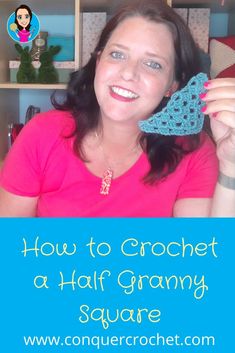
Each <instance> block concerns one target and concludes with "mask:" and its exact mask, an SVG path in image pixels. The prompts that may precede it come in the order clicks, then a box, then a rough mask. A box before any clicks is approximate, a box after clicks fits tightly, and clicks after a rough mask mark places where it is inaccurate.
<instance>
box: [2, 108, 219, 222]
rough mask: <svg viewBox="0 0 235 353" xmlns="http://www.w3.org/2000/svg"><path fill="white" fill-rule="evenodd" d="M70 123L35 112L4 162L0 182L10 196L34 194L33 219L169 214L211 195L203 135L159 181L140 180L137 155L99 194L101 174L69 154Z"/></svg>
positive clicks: (58, 114) (213, 170)
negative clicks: (185, 200) (184, 202)
mask: <svg viewBox="0 0 235 353" xmlns="http://www.w3.org/2000/svg"><path fill="white" fill-rule="evenodd" d="M73 127H74V120H73V118H72V117H71V115H70V113H68V112H62V111H56V110H54V111H50V112H47V113H42V114H39V115H37V116H36V117H34V118H33V119H32V120H31V121H30V122H29V123H28V124H27V125H26V126H25V127H24V129H23V130H22V131H21V133H20V135H19V136H18V137H17V139H16V141H15V142H14V144H13V147H12V148H11V150H10V152H9V153H8V156H7V158H6V161H5V163H4V167H3V170H2V173H1V179H0V183H1V186H2V187H3V188H5V190H7V191H9V192H11V193H13V194H16V195H22V196H39V201H38V209H37V216H38V217H171V216H172V213H173V207H174V204H175V201H176V200H177V199H181V198H198V197H199V198H201V197H203V198H207V197H211V196H212V195H213V191H214V187H215V183H216V180H217V168H218V166H217V164H218V163H217V158H216V155H215V148H214V145H213V143H212V141H211V140H210V138H209V137H208V136H207V135H205V134H204V135H203V137H202V141H203V142H202V144H201V146H200V148H199V149H197V150H196V151H194V152H192V153H190V154H188V155H187V156H185V157H184V158H183V160H182V161H181V162H180V164H179V165H178V167H177V169H176V171H175V172H174V173H172V174H170V175H169V176H168V177H167V178H166V179H165V180H164V181H162V182H160V183H158V184H157V185H155V186H150V185H146V184H143V182H142V180H141V179H142V178H143V176H144V175H145V174H146V173H147V171H148V170H149V162H148V159H147V157H146V155H145V154H144V153H142V155H141V156H140V158H139V159H138V161H137V162H136V163H135V164H134V165H133V166H132V167H131V168H130V169H129V170H128V171H127V172H125V173H124V174H123V175H121V176H120V177H118V178H116V179H114V180H113V181H112V184H111V189H110V193H109V195H101V194H100V186H101V178H99V177H97V176H95V175H93V174H92V173H91V172H90V171H89V170H88V169H87V167H86V165H85V164H84V163H83V162H82V161H81V160H80V159H79V158H78V157H77V156H76V155H75V154H74V152H73V148H72V146H73V138H71V137H70V138H68V136H69V133H70V132H71V131H72V129H73ZM65 136H67V138H65Z"/></svg>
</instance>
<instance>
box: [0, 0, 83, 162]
mask: <svg viewBox="0 0 235 353" xmlns="http://www.w3.org/2000/svg"><path fill="white" fill-rule="evenodd" d="M25 3H26V4H27V5H28V6H29V7H30V8H31V10H32V11H33V12H34V13H35V14H36V15H37V16H38V17H39V20H40V16H43V15H51V16H58V15H60V16H64V15H72V16H74V41H75V43H74V67H75V69H77V68H78V67H79V53H80V51H79V43H80V0H66V1H65V0H29V1H26V2H25ZM21 4H22V1H18V0H4V1H3V0H0V14H1V21H0V160H1V159H2V158H3V156H4V155H5V153H6V152H7V125H8V124H9V123H10V122H17V121H18V120H19V110H20V94H21V93H20V92H21V91H22V90H27V92H30V91H31V92H32V91H35V92H37V90H39V91H43V90H51V92H53V91H54V90H63V89H65V88H66V84H64V83H58V84H37V83H35V84H18V83H12V82H10V72H9V61H10V60H12V59H14V58H15V56H16V50H15V48H14V41H13V40H12V39H11V38H10V37H9V35H8V33H7V30H6V24H7V19H8V17H9V16H10V14H11V13H12V12H14V11H15V9H16V8H17V7H18V6H19V5H21ZM61 32H62V33H63V26H61V25H60V26H58V33H61ZM49 95H50V94H49ZM29 105H30V102H29Z"/></svg>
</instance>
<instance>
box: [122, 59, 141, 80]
mask: <svg viewBox="0 0 235 353" xmlns="http://www.w3.org/2000/svg"><path fill="white" fill-rule="evenodd" d="M138 66H139V65H138V62H136V61H132V60H128V61H126V62H124V63H123V66H122V69H121V76H122V78H123V79H124V80H125V81H130V80H132V81H136V80H138V76H139V68H138Z"/></svg>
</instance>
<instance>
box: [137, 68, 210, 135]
mask: <svg viewBox="0 0 235 353" xmlns="http://www.w3.org/2000/svg"><path fill="white" fill-rule="evenodd" d="M207 80H208V77H207V75H206V74H204V73H202V72H200V73H199V74H197V75H196V76H193V77H192V78H191V79H190V80H189V82H188V83H187V85H186V86H185V87H183V88H182V89H181V90H179V91H176V92H175V93H174V94H173V95H172V96H171V99H170V100H169V102H168V103H167V105H166V106H165V108H163V109H162V110H161V111H160V112H158V113H156V114H153V115H152V116H151V117H150V118H149V119H147V120H142V121H140V122H139V127H140V130H141V131H143V132H146V133H157V134H161V135H176V136H184V135H193V134H198V133H199V132H200V131H201V130H202V127H203V123H204V114H203V113H202V112H201V108H202V106H204V105H205V103H204V102H202V101H201V99H200V97H199V94H200V93H203V92H205V88H204V83H205V82H206V81H207Z"/></svg>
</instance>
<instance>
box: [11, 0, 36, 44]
mask: <svg viewBox="0 0 235 353" xmlns="http://www.w3.org/2000/svg"><path fill="white" fill-rule="evenodd" d="M32 16H33V14H32V11H31V9H30V8H29V7H28V6H27V5H20V6H19V7H17V9H16V10H15V24H16V25H17V28H18V32H16V36H17V37H18V38H19V41H20V42H21V43H26V42H28V41H29V39H30V38H31V36H32V33H30V27H31V25H30V22H31V20H32Z"/></svg>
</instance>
